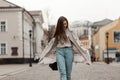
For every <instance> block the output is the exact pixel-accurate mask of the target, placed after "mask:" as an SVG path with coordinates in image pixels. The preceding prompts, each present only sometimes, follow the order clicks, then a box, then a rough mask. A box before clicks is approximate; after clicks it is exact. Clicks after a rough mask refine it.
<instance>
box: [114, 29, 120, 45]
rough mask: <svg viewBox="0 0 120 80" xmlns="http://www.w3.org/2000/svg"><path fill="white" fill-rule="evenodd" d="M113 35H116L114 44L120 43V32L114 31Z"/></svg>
mask: <svg viewBox="0 0 120 80" xmlns="http://www.w3.org/2000/svg"><path fill="white" fill-rule="evenodd" d="M113 35H114V42H115V43H117V42H120V30H116V31H114V33H113Z"/></svg>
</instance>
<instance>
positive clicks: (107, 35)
mask: <svg viewBox="0 0 120 80" xmlns="http://www.w3.org/2000/svg"><path fill="white" fill-rule="evenodd" d="M108 38H109V33H108V32H106V40H107V42H106V45H107V64H109V54H108Z"/></svg>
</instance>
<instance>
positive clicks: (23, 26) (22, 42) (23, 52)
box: [22, 9, 25, 63]
mask: <svg viewBox="0 0 120 80" xmlns="http://www.w3.org/2000/svg"><path fill="white" fill-rule="evenodd" d="M24 11H25V10H24V9H23V10H22V50H23V57H22V58H23V63H24V61H25V51H24Z"/></svg>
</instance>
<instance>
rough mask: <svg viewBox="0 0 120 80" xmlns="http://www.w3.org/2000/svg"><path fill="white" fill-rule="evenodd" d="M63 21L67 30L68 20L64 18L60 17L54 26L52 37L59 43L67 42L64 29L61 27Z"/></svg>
mask: <svg viewBox="0 0 120 80" xmlns="http://www.w3.org/2000/svg"><path fill="white" fill-rule="evenodd" d="M64 21H66V22H67V27H66V28H68V20H67V19H66V18H65V17H64V16H61V17H59V19H58V22H57V26H56V28H55V32H54V34H53V37H55V38H56V39H57V40H59V41H60V42H61V41H67V36H66V34H65V28H64V25H63V22H64Z"/></svg>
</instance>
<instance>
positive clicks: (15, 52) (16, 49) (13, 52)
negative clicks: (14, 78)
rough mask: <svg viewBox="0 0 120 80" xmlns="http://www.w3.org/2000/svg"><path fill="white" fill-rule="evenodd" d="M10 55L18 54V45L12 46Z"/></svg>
mask: <svg viewBox="0 0 120 80" xmlns="http://www.w3.org/2000/svg"><path fill="white" fill-rule="evenodd" d="M11 49H12V56H17V55H18V47H12V48H11Z"/></svg>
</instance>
